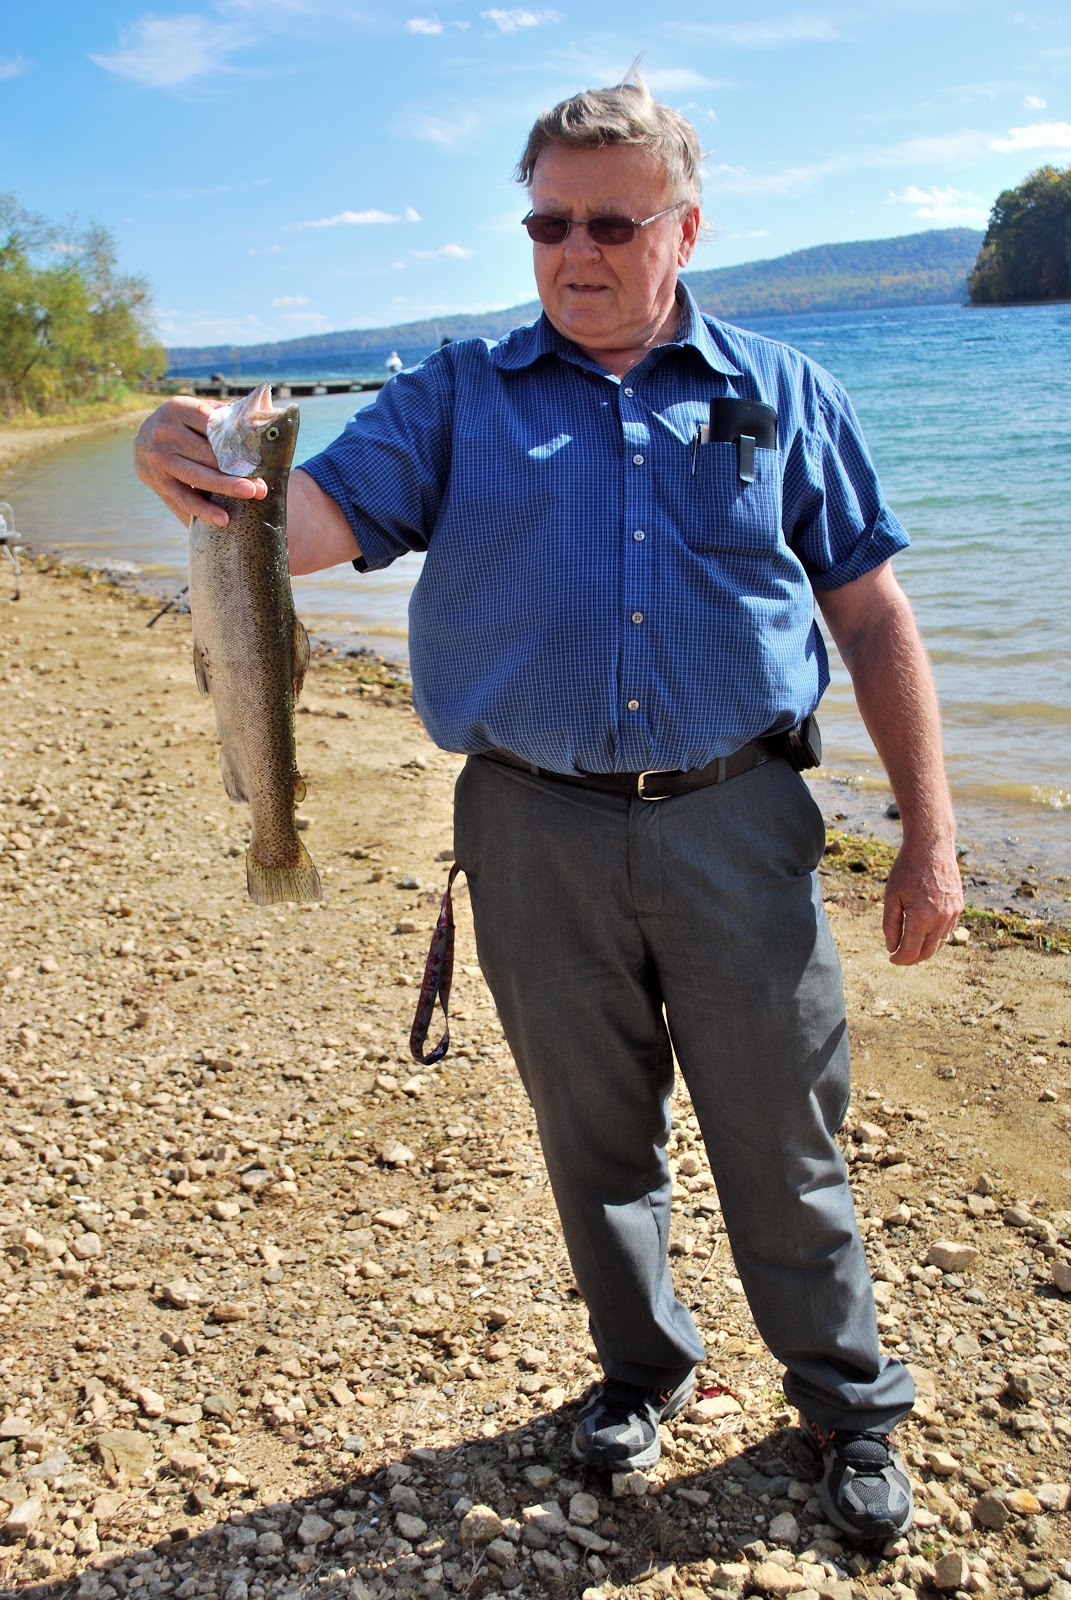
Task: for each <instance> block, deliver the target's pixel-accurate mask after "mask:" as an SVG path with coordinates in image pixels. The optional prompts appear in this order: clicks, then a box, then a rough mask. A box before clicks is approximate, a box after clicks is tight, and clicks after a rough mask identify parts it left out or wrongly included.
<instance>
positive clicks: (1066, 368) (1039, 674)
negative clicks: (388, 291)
mask: <svg viewBox="0 0 1071 1600" xmlns="http://www.w3.org/2000/svg"><path fill="white" fill-rule="evenodd" d="M753 326H754V327H755V328H756V330H757V331H759V332H762V333H764V334H767V335H769V336H771V337H774V338H778V339H783V340H785V341H786V342H788V343H790V344H793V345H796V346H797V347H798V348H799V349H801V350H804V351H806V352H807V354H809V355H811V356H813V357H814V358H815V359H816V360H818V361H820V362H821V363H822V364H823V365H824V366H826V367H828V368H829V369H830V370H831V371H832V372H834V373H835V374H836V375H837V377H839V378H840V379H841V380H842V381H843V382H844V383H845V385H846V386H847V388H848V391H849V393H850V394H851V396H852V399H853V401H854V403H855V406H856V409H857V411H858V413H859V416H860V418H861V420H862V423H863V427H864V431H865V433H866V436H867V439H868V442H869V444H870V449H871V453H872V455H873V457H874V459H875V462H876V463H877V467H878V471H879V473H880V476H881V479H882V482H883V484H884V486H885V491H886V494H887V496H888V498H889V500H890V502H891V504H892V506H893V507H894V509H895V510H896V512H897V513H898V515H899V516H900V517H901V518H902V520H903V521H904V522H905V524H906V525H907V527H908V529H909V531H910V533H911V536H912V548H911V550H910V551H908V552H906V553H905V554H904V555H903V556H901V557H900V558H899V559H898V560H897V563H896V569H897V573H898V576H899V578H900V581H901V582H902V584H903V586H904V588H905V589H906V590H907V592H908V594H909V595H910V597H911V599H912V602H913V604H914V607H915V610H916V613H917V615H918V618H919V622H920V624H921V626H922V630H923V635H924V637H925V639H926V642H927V645H928V647H929V650H930V653H931V657H932V660H933V665H934V671H935V675H936V678H937V684H938V690H939V693H940V695H941V701H942V707H943V713H944V719H945V738H946V750H947V762H948V768H949V775H950V778H951V781H952V786H953V792H954V794H955V796H956V802H957V810H958V812H959V815H960V827H961V837H962V838H963V839H964V841H965V842H966V844H967V845H968V846H969V848H970V850H971V853H972V857H976V858H977V859H979V860H984V861H989V862H994V861H999V860H1001V859H1003V860H1004V861H1005V863H1006V864H1007V866H1008V867H1009V868H1010V869H1012V870H1015V871H1019V870H1020V869H1021V870H1022V871H1023V872H1024V873H1025V870H1026V868H1027V866H1028V865H1032V866H1035V867H1037V869H1038V872H1039V874H1041V875H1044V876H1049V877H1051V876H1052V875H1053V874H1059V875H1062V876H1064V877H1068V878H1071V650H1069V648H1068V643H1067V631H1068V619H1069V617H1071V539H1069V537H1068V534H1069V522H1071V509H1069V508H1071V409H1069V407H1068V402H1067V395H1068V392H1069V389H1071V306H1069V305H1057V306H1038V307H1014V308H1008V309H1000V310H985V311H981V310H967V309H964V308H960V307H954V306H936V307H920V308H906V309H903V310H895V311H888V312H872V311H871V312H848V313H815V314H812V315H808V316H797V317H776V318H773V317H771V318H763V319H761V321H756V322H755V323H754V324H753ZM424 353H426V352H424V351H419V350H412V351H410V350H405V351H402V352H401V354H402V355H403V356H404V357H406V358H407V359H415V358H418V357H419V356H420V355H422V354H424ZM369 370H374V371H378V370H381V362H378V361H376V360H375V359H374V358H372V359H371V365H370V367H369ZM295 375H296V371H295ZM326 375H327V374H324V376H326ZM374 399H375V396H374V395H356V396H354V395H342V396H321V397H317V398H314V399H310V400H307V401H302V402H301V410H302V434H301V442H300V445H299V457H300V456H303V455H304V456H307V455H311V454H312V453H314V452H315V450H317V449H318V448H319V447H320V446H321V445H322V444H324V443H326V442H327V440H329V439H330V438H332V437H333V436H334V435H335V434H336V433H337V432H338V431H339V429H340V428H341V427H342V425H343V424H344V422H345V421H346V418H347V417H348V416H350V415H351V414H352V412H353V411H354V410H355V409H357V408H358V407H360V406H363V405H367V404H372V403H374ZM4 497H5V498H6V499H9V500H11V501H12V502H13V504H14V505H15V508H16V511H17V512H18V514H19V515H18V520H19V524H20V526H21V527H22V528H23V529H24V530H27V531H28V532H29V534H30V535H31V537H32V542H33V543H34V544H36V545H37V546H38V547H41V548H50V549H56V550H61V551H63V552H64V553H66V554H68V555H70V556H71V557H72V558H79V559H89V560H93V561H96V562H99V563H100V564H101V565H109V564H114V562H115V561H117V560H120V561H128V562H133V563H135V564H136V565H137V566H138V567H139V568H140V569H142V571H143V573H144V574H145V576H146V577H147V578H148V579H149V580H151V581H153V582H155V583H158V584H159V585H160V587H161V588H162V589H163V590H164V591H165V592H168V593H170V592H172V591H173V590H174V589H175V588H176V587H178V586H180V585H181V584H182V583H184V582H185V563H186V536H185V530H184V529H183V527H182V526H181V525H180V524H179V523H178V521H176V520H175V519H174V518H173V517H171V516H170V515H169V513H167V512H166V511H164V509H163V508H162V507H161V506H160V505H158V504H157V502H156V501H155V500H154V498H153V497H152V496H151V495H149V494H148V493H147V492H146V491H145V490H144V489H143V488H142V486H141V485H140V484H138V482H137V480H136V479H135V477H134V474H133V470H132V467H131V465H130V439H129V436H127V435H125V434H122V433H118V434H111V435H102V436H99V437H97V438H94V439H90V440H85V441H81V442H79V443H77V444H73V445H70V446H67V447H64V448H63V449H62V450H57V451H55V452H51V453H50V454H48V455H47V456H41V457H37V458H34V459H32V460H31V461H30V462H29V463H28V464H27V465H26V466H25V467H24V468H23V470H22V471H21V472H20V473H19V474H18V475H17V476H16V477H13V478H12V479H11V480H9V481H8V483H7V484H6V485H5V490H4ZM419 566H420V558H419V557H407V558H406V559H405V560H403V561H400V562H398V563H396V564H395V566H394V567H393V568H391V569H390V570H389V571H388V572H385V573H374V574H369V575H366V576H364V577H360V578H358V577H357V575H356V574H354V573H353V572H352V571H351V570H350V569H349V568H347V567H340V568H334V569H332V571H330V572H328V573H323V574H320V575H318V576H317V577H314V578H303V579H300V580H299V581H298V582H297V583H296V584H295V596H296V599H297V604H298V608H299V610H300V612H301V614H302V615H303V617H304V618H305V620H306V623H307V624H308V625H309V627H310V630H313V631H317V632H320V633H324V634H328V635H331V636H340V635H347V636H352V635H353V634H357V635H359V638H360V642H363V643H369V644H371V645H372V646H373V648H375V649H378V650H380V651H382V652H383V653H387V654H394V655H398V656H404V653H405V626H406V604H407V600H408V595H409V592H410V590H411V588H412V584H413V581H414V579H415V576H416V574H417V573H418V572H419ZM822 725H823V735H824V739H825V744H826V750H827V765H826V768H825V769H824V771H825V774H826V777H825V779H824V780H823V788H824V791H825V792H824V793H823V795H822V799H823V805H824V806H825V807H826V810H827V813H828V812H829V811H830V810H837V809H840V810H841V811H842V812H843V814H844V817H845V821H846V824H847V825H849V826H853V827H861V828H864V829H866V828H873V830H874V831H875V832H878V833H882V832H888V833H891V831H892V825H890V824H888V823H886V822H885V820H884V815H883V813H884V808H885V804H886V802H887V800H888V798H889V796H888V790H887V786H886V785H885V782H884V778H883V775H882V773H881V770H880V766H879V764H878V762H877V759H876V756H875V755H874V751H873V747H872V745H871V744H870V741H869V739H868V737H867V735H866V731H865V729H864V728H863V726H862V723H861V721H860V719H859V717H858V714H857V713H856V712H855V709H854V702H853V701H852V697H851V688H850V684H849V683H848V680H847V676H846V674H845V672H844V670H843V668H842V667H840V665H839V663H838V662H836V661H835V660H834V677H833V683H832V685H831V687H830V691H829V694H828V695H827V697H826V700H825V702H824V705H823V715H822ZM831 780H832V785H833V786H832V787H830V781H831ZM1020 909H1026V907H1023V906H1021V907H1020Z"/></svg>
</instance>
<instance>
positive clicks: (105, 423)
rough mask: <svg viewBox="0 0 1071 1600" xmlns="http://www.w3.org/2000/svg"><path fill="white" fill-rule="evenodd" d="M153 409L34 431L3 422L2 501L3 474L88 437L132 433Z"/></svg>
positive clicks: (0, 440) (0, 491)
mask: <svg viewBox="0 0 1071 1600" xmlns="http://www.w3.org/2000/svg"><path fill="white" fill-rule="evenodd" d="M153 409H154V407H153V405H151V404H148V403H141V402H140V401H138V402H135V404H134V406H133V409H131V410H126V411H123V412H121V413H117V414H116V415H114V416H109V417H100V418H97V419H96V420H94V421H93V422H54V423H45V424H42V425H40V426H37V427H32V428H28V427H17V426H15V425H14V424H12V423H2V422H0V498H3V477H2V474H3V473H5V472H10V471H11V469H12V468H13V467H15V466H16V465H17V464H18V463H19V462H22V461H25V460H26V458H27V457H28V456H32V455H36V454H38V453H39V452H40V451H43V450H54V449H56V448H57V447H58V446H59V445H62V444H69V443H70V441H71V440H72V439H82V438H85V437H86V436H87V435H89V434H93V433H101V432H107V431H110V430H111V429H113V428H129V429H130V431H131V433H133V432H134V430H135V429H136V428H137V427H138V426H139V424H140V423H141V421H142V419H143V418H145V417H147V416H148V415H149V412H150V411H152V410H153ZM16 509H17V508H16Z"/></svg>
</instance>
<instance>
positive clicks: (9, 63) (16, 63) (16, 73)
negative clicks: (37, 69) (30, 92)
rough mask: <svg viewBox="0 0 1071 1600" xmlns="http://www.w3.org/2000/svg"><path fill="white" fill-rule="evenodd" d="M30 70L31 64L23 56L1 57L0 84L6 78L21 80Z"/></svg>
mask: <svg viewBox="0 0 1071 1600" xmlns="http://www.w3.org/2000/svg"><path fill="white" fill-rule="evenodd" d="M29 70H30V63H29V62H28V61H24V60H23V58H22V56H0V83H2V82H3V81H4V79H6V78H21V77H22V74H23V73H24V72H29Z"/></svg>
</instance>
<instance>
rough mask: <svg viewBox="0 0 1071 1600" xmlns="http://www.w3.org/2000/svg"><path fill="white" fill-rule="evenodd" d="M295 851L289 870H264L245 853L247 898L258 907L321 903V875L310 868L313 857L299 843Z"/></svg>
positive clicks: (264, 867)
mask: <svg viewBox="0 0 1071 1600" xmlns="http://www.w3.org/2000/svg"><path fill="white" fill-rule="evenodd" d="M297 847H298V853H297V859H296V860H295V862H294V864H293V866H289V867H269V866H266V865H265V864H264V862H263V861H258V860H257V858H256V856H255V855H254V854H253V851H252V848H250V849H248V850H247V851H246V853H245V878H246V887H247V888H248V890H249V898H250V899H251V900H255V901H256V903H257V905H258V906H273V905H278V903H279V902H280V901H282V900H293V901H296V902H297V903H298V904H302V903H304V902H306V901H309V900H322V899H323V889H322V888H321V886H320V874H319V873H318V872H317V870H316V868H315V866H314V865H313V860H312V857H311V856H310V855H309V852H308V851H307V850H306V849H305V846H304V845H303V844H302V842H301V840H300V839H299V840H298V841H297Z"/></svg>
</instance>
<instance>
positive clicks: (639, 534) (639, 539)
mask: <svg viewBox="0 0 1071 1600" xmlns="http://www.w3.org/2000/svg"><path fill="white" fill-rule="evenodd" d="M632 537H633V538H634V539H635V541H636V543H637V544H642V543H643V541H644V540H645V539H646V537H647V535H646V534H645V533H644V531H643V529H642V528H637V529H636V532H635V533H634V534H633V535H632Z"/></svg>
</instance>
